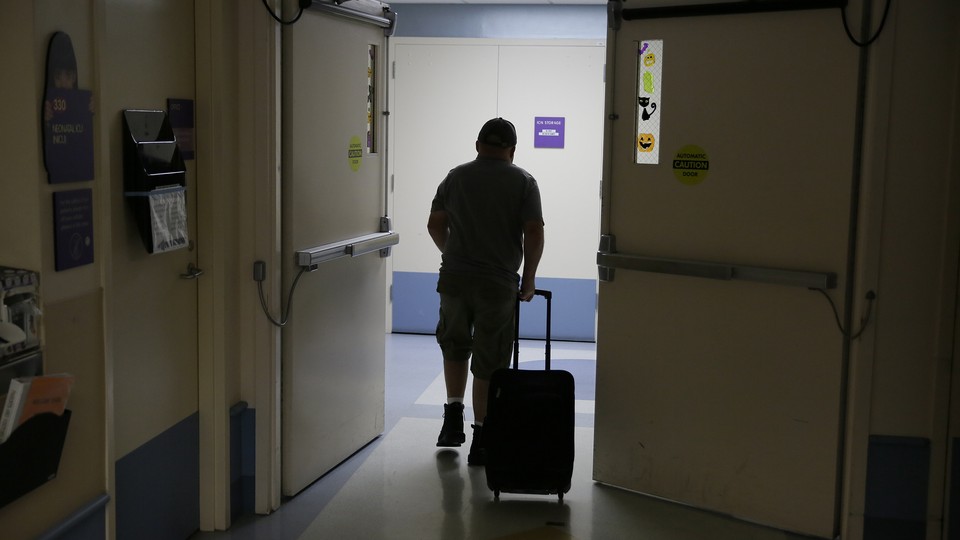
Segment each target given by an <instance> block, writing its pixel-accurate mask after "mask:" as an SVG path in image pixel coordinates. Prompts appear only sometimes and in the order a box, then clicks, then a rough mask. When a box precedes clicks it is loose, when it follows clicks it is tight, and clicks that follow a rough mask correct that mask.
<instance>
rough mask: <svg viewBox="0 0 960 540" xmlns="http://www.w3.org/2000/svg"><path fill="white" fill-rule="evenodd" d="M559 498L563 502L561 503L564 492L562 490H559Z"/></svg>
mask: <svg viewBox="0 0 960 540" xmlns="http://www.w3.org/2000/svg"><path fill="white" fill-rule="evenodd" d="M557 498H558V499H560V502H561V503H562V502H563V492H562V491H561V492H559V493H557Z"/></svg>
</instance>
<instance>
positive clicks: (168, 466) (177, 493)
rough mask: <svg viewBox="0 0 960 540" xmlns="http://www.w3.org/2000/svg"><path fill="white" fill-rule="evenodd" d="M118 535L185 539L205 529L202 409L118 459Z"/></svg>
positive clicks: (158, 538)
mask: <svg viewBox="0 0 960 540" xmlns="http://www.w3.org/2000/svg"><path fill="white" fill-rule="evenodd" d="M116 481H117V489H116V509H117V538H136V539H137V540H153V539H156V540H182V539H183V538H189V537H190V536H191V535H192V534H193V533H194V532H195V531H196V530H197V529H199V528H200V413H194V414H192V415H190V416H188V417H187V418H186V419H184V420H182V421H180V422H179V423H177V424H176V425H174V426H173V427H171V428H170V429H168V430H167V431H165V432H163V433H161V434H160V435H158V436H157V437H156V438H154V439H152V440H150V441H148V442H147V443H145V444H144V445H143V446H141V447H140V448H137V449H136V450H134V451H132V452H130V453H129V454H127V455H126V456H124V457H122V458H120V459H119V460H117V464H116Z"/></svg>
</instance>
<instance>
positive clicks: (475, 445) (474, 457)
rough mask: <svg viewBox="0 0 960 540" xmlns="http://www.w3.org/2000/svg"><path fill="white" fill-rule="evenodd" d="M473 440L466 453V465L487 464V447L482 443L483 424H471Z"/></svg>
mask: <svg viewBox="0 0 960 540" xmlns="http://www.w3.org/2000/svg"><path fill="white" fill-rule="evenodd" d="M471 427H473V442H472V443H470V453H469V454H467V465H473V466H476V467H483V466H484V465H486V464H487V448H486V446H485V445H484V444H483V426H477V425H473V426H471Z"/></svg>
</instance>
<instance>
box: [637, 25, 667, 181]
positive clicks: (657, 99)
mask: <svg viewBox="0 0 960 540" xmlns="http://www.w3.org/2000/svg"><path fill="white" fill-rule="evenodd" d="M635 43H636V45H637V143H636V144H637V146H636V147H637V152H636V163H638V164H644V165H656V164H658V163H660V143H661V141H660V116H661V115H662V114H663V113H662V106H661V105H662V102H663V40H662V39H652V40H646V41H637V42H635Z"/></svg>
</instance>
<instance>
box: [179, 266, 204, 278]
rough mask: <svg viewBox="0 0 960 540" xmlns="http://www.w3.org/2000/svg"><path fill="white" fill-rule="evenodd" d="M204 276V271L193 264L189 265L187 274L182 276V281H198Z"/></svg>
mask: <svg viewBox="0 0 960 540" xmlns="http://www.w3.org/2000/svg"><path fill="white" fill-rule="evenodd" d="M202 275H203V270H201V269H199V268H197V266H196V265H195V264H193V263H190V264H188V265H187V271H186V273H183V274H180V279H197V278H198V277H200V276H202Z"/></svg>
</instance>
